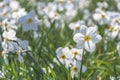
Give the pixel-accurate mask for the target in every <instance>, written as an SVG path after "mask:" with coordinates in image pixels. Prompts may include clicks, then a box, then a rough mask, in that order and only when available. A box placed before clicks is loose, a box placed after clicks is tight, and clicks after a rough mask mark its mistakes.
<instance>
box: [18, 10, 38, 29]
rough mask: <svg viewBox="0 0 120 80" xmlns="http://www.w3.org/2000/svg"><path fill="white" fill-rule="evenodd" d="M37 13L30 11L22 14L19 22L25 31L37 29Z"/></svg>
mask: <svg viewBox="0 0 120 80" xmlns="http://www.w3.org/2000/svg"><path fill="white" fill-rule="evenodd" d="M35 17H36V13H35V11H30V12H29V13H28V14H27V15H25V16H22V17H21V18H20V19H19V22H20V23H21V24H22V25H23V31H29V30H34V31H36V30H37V29H38V28H37V26H38V25H37V21H36V19H35Z"/></svg>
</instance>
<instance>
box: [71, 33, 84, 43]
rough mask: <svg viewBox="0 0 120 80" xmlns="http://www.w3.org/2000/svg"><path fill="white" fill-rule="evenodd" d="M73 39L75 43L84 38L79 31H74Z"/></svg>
mask: <svg viewBox="0 0 120 80" xmlns="http://www.w3.org/2000/svg"><path fill="white" fill-rule="evenodd" d="M73 40H74V41H75V42H76V43H79V42H81V41H83V40H84V35H82V34H80V33H76V34H75V35H74V37H73Z"/></svg>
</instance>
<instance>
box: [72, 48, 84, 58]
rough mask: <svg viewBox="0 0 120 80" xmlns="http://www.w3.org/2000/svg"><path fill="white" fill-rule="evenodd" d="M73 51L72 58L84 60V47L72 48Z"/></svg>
mask: <svg viewBox="0 0 120 80" xmlns="http://www.w3.org/2000/svg"><path fill="white" fill-rule="evenodd" d="M71 52H72V56H71V58H75V59H77V60H82V53H83V49H77V48H72V49H71Z"/></svg>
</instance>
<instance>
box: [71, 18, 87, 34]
mask: <svg viewBox="0 0 120 80" xmlns="http://www.w3.org/2000/svg"><path fill="white" fill-rule="evenodd" d="M84 24H85V22H84V21H82V20H81V21H78V22H75V23H70V24H69V28H70V29H71V30H73V31H74V33H78V32H81V29H82V27H84V26H82V25H84Z"/></svg>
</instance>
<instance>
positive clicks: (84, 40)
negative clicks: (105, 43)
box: [73, 27, 102, 52]
mask: <svg viewBox="0 0 120 80" xmlns="http://www.w3.org/2000/svg"><path fill="white" fill-rule="evenodd" d="M101 39H102V37H101V36H100V35H99V34H98V33H97V31H96V29H95V28H94V27H89V28H84V29H83V33H76V34H75V35H74V37H73V40H74V41H75V42H76V43H77V47H78V48H85V49H86V50H87V51H88V52H93V51H94V50H95V47H96V43H98V42H99V41H100V40H101Z"/></svg>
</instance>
